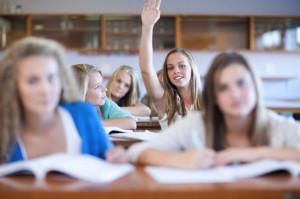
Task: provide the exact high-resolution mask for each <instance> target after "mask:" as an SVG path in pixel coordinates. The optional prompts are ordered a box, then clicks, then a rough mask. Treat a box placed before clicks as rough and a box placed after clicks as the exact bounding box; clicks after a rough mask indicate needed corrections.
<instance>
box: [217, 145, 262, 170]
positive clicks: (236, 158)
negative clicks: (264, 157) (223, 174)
mask: <svg viewBox="0 0 300 199" xmlns="http://www.w3.org/2000/svg"><path fill="white" fill-rule="evenodd" d="M259 155H260V152H259V148H258V147H256V148H254V147H251V148H229V149H225V150H223V151H220V152H219V153H217V155H216V162H215V165H214V166H221V165H228V164H230V163H233V162H241V163H248V162H253V161H256V160H258V159H259Z"/></svg>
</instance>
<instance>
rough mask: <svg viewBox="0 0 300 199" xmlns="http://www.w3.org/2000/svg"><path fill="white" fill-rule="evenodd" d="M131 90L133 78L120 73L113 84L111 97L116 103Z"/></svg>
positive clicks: (123, 72)
mask: <svg viewBox="0 0 300 199" xmlns="http://www.w3.org/2000/svg"><path fill="white" fill-rule="evenodd" d="M130 88H131V77H130V75H129V74H128V73H127V72H125V71H120V72H119V73H118V74H117V76H116V78H115V79H114V80H113V81H112V83H111V87H110V89H111V95H112V98H113V100H114V101H115V102H118V101H120V100H121V99H122V98H123V97H124V96H125V95H126V94H127V93H128V91H129V89H130Z"/></svg>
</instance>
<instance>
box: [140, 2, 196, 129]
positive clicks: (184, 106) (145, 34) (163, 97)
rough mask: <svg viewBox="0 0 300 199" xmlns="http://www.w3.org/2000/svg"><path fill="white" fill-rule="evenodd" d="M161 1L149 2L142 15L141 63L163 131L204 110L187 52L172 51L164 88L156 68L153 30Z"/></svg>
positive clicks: (167, 62) (194, 65)
mask: <svg viewBox="0 0 300 199" xmlns="http://www.w3.org/2000/svg"><path fill="white" fill-rule="evenodd" d="M159 8H160V0H149V1H148V2H147V3H146V4H145V5H144V8H143V11H142V23H143V26H142V37H141V45H140V51H139V63H140V68H141V72H142V77H143V81H144V83H145V87H146V90H147V94H148V95H149V96H150V98H151V99H152V101H153V103H154V105H155V107H156V110H157V114H158V117H159V118H160V124H161V127H162V129H164V128H166V127H167V126H168V124H171V123H173V122H174V121H175V120H176V119H178V118H181V116H185V115H186V114H187V113H188V112H190V111H192V110H201V109H202V103H201V83H200V77H199V73H198V70H197V66H196V64H195V62H194V59H193V57H192V55H191V53H189V52H188V51H187V50H185V49H182V48H175V49H173V50H171V51H170V52H169V53H168V54H167V57H166V59H165V62H164V64H163V68H162V70H163V85H164V86H163V85H162V84H161V83H160V81H159V79H158V77H157V75H156V72H155V70H154V66H153V46H152V37H153V27H154V25H155V23H156V22H157V21H158V19H159V17H160V11H159Z"/></svg>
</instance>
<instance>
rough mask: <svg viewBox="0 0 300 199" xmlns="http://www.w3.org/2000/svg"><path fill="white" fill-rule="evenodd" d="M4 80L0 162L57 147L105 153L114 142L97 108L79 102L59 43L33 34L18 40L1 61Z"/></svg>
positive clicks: (0, 74)
mask: <svg viewBox="0 0 300 199" xmlns="http://www.w3.org/2000/svg"><path fill="white" fill-rule="evenodd" d="M0 82H1V84H0V87H1V92H0V115H1V117H0V163H5V162H13V161H18V160H26V159H32V158H36V157H40V156H44V155H49V154H52V153H58V152H65V153H69V154H80V153H85V154H91V155H94V156H98V157H101V158H105V153H106V152H107V150H108V149H110V148H111V147H112V143H111V142H110V141H109V140H108V138H107V136H106V134H105V132H104V129H103V126H102V124H101V120H100V118H99V115H98V114H97V111H96V109H95V108H94V107H93V106H92V105H90V104H88V103H85V102H79V101H78V100H79V99H80V97H79V94H78V93H77V92H76V82H75V79H74V76H73V73H72V71H71V70H70V68H69V67H67V65H66V63H65V51H64V49H63V47H62V46H61V45H59V44H58V43H56V42H54V41H51V40H47V39H41V38H34V37H29V38H25V39H22V40H20V41H17V42H15V43H14V44H13V45H12V46H11V47H10V48H8V49H7V50H6V52H5V54H4V57H3V59H2V60H1V64H0ZM119 152H120V151H119V149H117V151H116V153H115V154H119ZM110 156H111V155H110ZM120 157H123V156H120ZM120 160H121V159H120Z"/></svg>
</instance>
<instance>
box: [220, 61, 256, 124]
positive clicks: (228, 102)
mask: <svg viewBox="0 0 300 199" xmlns="http://www.w3.org/2000/svg"><path fill="white" fill-rule="evenodd" d="M214 81H215V96H216V104H217V105H218V107H219V109H220V110H221V112H222V113H223V114H224V116H225V117H235V118H242V117H247V116H248V115H249V114H250V113H251V111H252V110H253V109H254V107H255V104H256V101H257V99H256V98H257V96H256V93H255V87H254V83H253V81H252V78H251V75H250V73H249V72H248V71H247V69H246V68H245V67H244V66H243V65H241V64H238V63H234V64H231V65H229V66H227V67H226V68H224V69H222V70H221V71H220V72H218V73H217V74H216V76H215V80H214Z"/></svg>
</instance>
